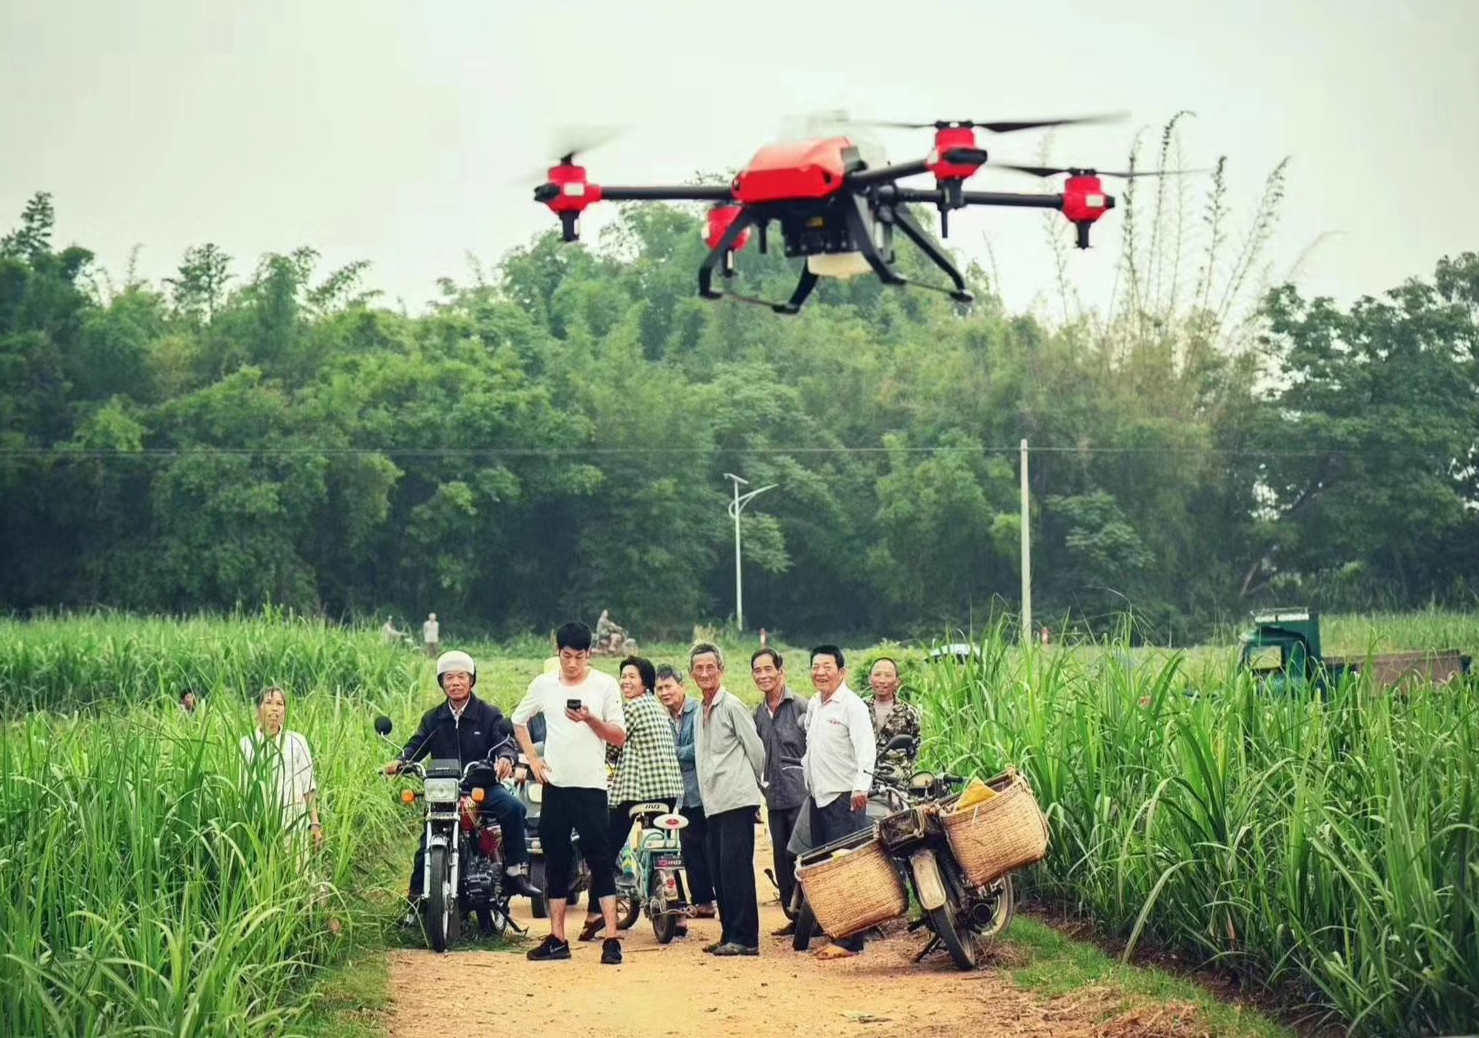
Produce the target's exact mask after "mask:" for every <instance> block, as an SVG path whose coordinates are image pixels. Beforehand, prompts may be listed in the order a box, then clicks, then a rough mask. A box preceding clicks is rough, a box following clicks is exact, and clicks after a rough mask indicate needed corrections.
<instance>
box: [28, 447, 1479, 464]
mask: <svg viewBox="0 0 1479 1038" xmlns="http://www.w3.org/2000/svg"><path fill="white" fill-rule="evenodd" d="M1019 450H1020V447H1018V446H1016V445H1012V446H993V445H989V444H978V445H972V446H945V445H940V446H933V447H927V446H920V447H883V446H869V447H857V446H833V447H800V446H789V447H313V446H306V447H138V448H128V447H69V446H57V447H0V458H24V459H48V460H53V461H66V460H71V459H86V460H90V461H111V460H124V459H130V458H190V457H207V458H208V457H305V456H318V455H324V456H330V457H398V458H476V457H511V458H518V457H525V458H566V457H570V458H579V457H587V456H592V455H594V456H615V457H621V456H628V455H680V456H682V455H690V456H691V455H700V454H704V455H707V454H722V455H783V454H800V455H829V454H843V455H846V454H1016V453H1017V452H1018V451H1019ZM1028 450H1029V453H1032V454H1124V455H1162V456H1215V457H1228V458H1326V457H1351V458H1368V457H1385V458H1411V459H1421V460H1428V461H1437V462H1444V463H1447V462H1450V461H1456V460H1459V459H1457V458H1453V457H1445V456H1441V455H1434V454H1426V453H1423V452H1419V451H1411V452H1408V451H1401V450H1344V449H1340V448H1322V449H1314V448H1311V449H1305V450H1253V449H1246V448H1221V447H1112V446H1080V445H1055V444H1046V445H1041V446H1032V447H1029V448H1028Z"/></svg>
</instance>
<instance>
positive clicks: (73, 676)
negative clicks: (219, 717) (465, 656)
mask: <svg viewBox="0 0 1479 1038" xmlns="http://www.w3.org/2000/svg"><path fill="white" fill-rule="evenodd" d="M424 667H425V661H424V657H422V656H421V655H419V654H418V653H417V652H416V651H415V650H414V649H410V648H402V647H397V648H396V649H395V650H394V651H392V650H390V649H388V648H386V647H384V646H382V645H381V643H380V641H379V635H378V633H377V632H371V631H359V632H355V631H348V630H345V629H343V628H338V627H333V626H330V625H327V624H325V623H324V622H323V621H321V620H313V619H304V618H296V617H292V616H279V615H276V614H275V613H274V612H273V611H271V610H268V611H265V612H263V613H260V614H254V615H247V616H238V617H234V618H230V619H220V618H208V617H198V618H193V619H169V618H140V617H129V616H115V615H108V614H95V615H88V616H82V617H71V618H67V617H63V618H58V619H46V620H35V621H30V622H24V623H23V622H17V621H13V620H4V619H0V715H9V716H16V715H18V714H23V713H26V712H28V711H31V710H57V711H61V710H78V709H92V708H96V707H111V708H116V707H118V706H119V705H121V704H125V703H139V702H148V701H152V700H157V699H160V698H164V699H174V700H178V699H179V697H180V695H181V694H182V693H183V692H185V691H186V690H194V691H195V692H197V693H205V694H207V695H208V696H209V695H214V694H217V693H222V692H224V693H227V694H233V693H234V694H238V695H250V694H252V693H254V692H256V691H257V690H258V689H261V688H263V687H265V686H267V685H282V686H284V687H285V688H288V689H290V690H292V689H317V690H323V691H328V692H334V693H343V694H356V695H357V694H364V693H371V692H375V691H377V690H380V689H386V688H400V687H403V686H404V685H405V684H406V682H407V681H409V680H412V679H413V678H414V676H415V675H416V674H418V673H420V671H421V670H422V669H423V668H424Z"/></svg>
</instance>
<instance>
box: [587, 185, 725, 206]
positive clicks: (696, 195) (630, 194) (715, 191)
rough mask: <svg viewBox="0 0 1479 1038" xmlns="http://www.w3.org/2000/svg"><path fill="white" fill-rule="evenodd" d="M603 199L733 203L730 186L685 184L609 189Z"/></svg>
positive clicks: (603, 189)
mask: <svg viewBox="0 0 1479 1038" xmlns="http://www.w3.org/2000/svg"><path fill="white" fill-rule="evenodd" d="M601 197H602V198H603V199H605V200H606V201H608V202H732V201H734V191H733V190H731V189H730V187H729V185H728V184H683V185H675V186H672V187H607V186H606V185H605V184H602V185H601Z"/></svg>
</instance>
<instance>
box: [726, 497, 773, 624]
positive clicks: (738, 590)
mask: <svg viewBox="0 0 1479 1038" xmlns="http://www.w3.org/2000/svg"><path fill="white" fill-rule="evenodd" d="M724 478H725V479H727V480H730V481H731V482H732V483H733V484H734V500H732V501H730V502H729V514H730V515H731V516H732V517H733V518H734V626H735V627H736V628H737V629H738V630H741V631H743V630H744V629H745V595H744V583H743V577H742V575H741V573H740V513H741V512H743V511H744V510H745V505H747V504H749V503H750V502H751V501H753V500H755V498H757V497H759V496H760V495H761V494H763V493H765V492H766V491H767V490H771V489H773V488H774V487H775V486H776V484H774V483H767V484H766V485H765V486H763V487H759V488H758V489H755V490H750V491H747V492H745V493H743V494H741V493H740V485H741V484H744V485H745V486H749V485H750V481H749V480H747V479H741V478H740V477H739V476H736V475H735V474H734V473H733V472H726V473H724Z"/></svg>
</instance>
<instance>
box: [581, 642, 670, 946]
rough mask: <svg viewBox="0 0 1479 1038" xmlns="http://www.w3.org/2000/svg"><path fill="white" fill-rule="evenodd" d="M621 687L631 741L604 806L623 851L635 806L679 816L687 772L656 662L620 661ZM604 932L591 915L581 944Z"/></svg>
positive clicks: (614, 843) (597, 917)
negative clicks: (659, 807)
mask: <svg viewBox="0 0 1479 1038" xmlns="http://www.w3.org/2000/svg"><path fill="white" fill-rule="evenodd" d="M617 682H618V684H620V685H621V712H622V715H623V719H624V720H625V721H626V728H627V741H626V745H625V746H623V747H622V749H621V757H620V758H619V759H618V761H617V763H616V770H615V772H614V774H613V775H612V778H611V784H610V785H609V786H608V787H607V790H606V802H607V803H608V804H609V805H610V807H609V811H610V819H611V830H610V831H611V845H612V846H613V847H616V848H620V847H621V846H623V845H624V844H625V843H626V842H627V837H628V836H629V835H630V833H631V830H632V818H631V815H630V814H629V812H630V811H631V809H632V808H633V807H635V806H636V805H637V804H651V803H659V802H661V803H664V804H666V805H667V806H668V810H669V811H673V810H676V808H677V806H678V801H679V800H680V799H682V797H683V772H682V771H681V770H679V767H678V748H677V745H676V744H675V743H674V741H673V723H672V720H671V719H670V718H669V717H668V712H667V710H665V709H664V708H663V705H662V704H661V703H659V702H658V701H657V696H656V695H654V693H653V689H654V688H655V686H656V685H657V668H656V667H654V666H653V665H652V661H651V660H648V659H645V658H643V657H641V656H628V657H627V658H626V659H624V660H622V661H621V672H620V676H619V677H618V679H617ZM618 857H620V855H618ZM591 907H592V908H596V906H591ZM602 928H603V921H602V918H601V915H600V913H599V909H596V911H595V912H594V913H591V912H590V911H588V912H587V915H586V918H585V926H584V927H582V928H581V931H580V939H581V940H582V941H593V940H595V939H596V936H597V935H598V934H599V933H600V932H601V930H602Z"/></svg>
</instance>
